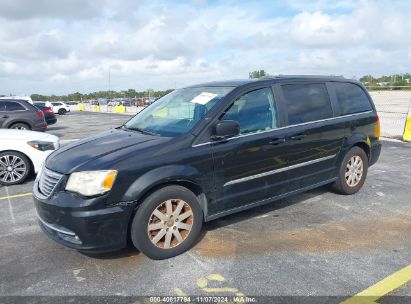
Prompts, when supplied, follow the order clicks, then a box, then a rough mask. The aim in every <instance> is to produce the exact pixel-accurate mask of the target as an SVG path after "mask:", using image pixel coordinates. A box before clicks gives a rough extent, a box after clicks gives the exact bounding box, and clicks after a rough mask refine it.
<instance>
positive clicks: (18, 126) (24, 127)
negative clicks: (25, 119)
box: [9, 122, 31, 130]
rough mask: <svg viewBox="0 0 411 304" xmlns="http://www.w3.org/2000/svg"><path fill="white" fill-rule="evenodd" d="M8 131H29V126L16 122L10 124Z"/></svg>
mask: <svg viewBox="0 0 411 304" xmlns="http://www.w3.org/2000/svg"><path fill="white" fill-rule="evenodd" d="M9 129H16V130H31V128H30V126H29V125H28V124H25V123H22V122H18V123H15V124H12V125H11V126H10V127H9Z"/></svg>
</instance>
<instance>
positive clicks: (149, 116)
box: [123, 87, 234, 137]
mask: <svg viewBox="0 0 411 304" xmlns="http://www.w3.org/2000/svg"><path fill="white" fill-rule="evenodd" d="M233 89H234V87H191V88H183V89H177V90H175V91H173V92H171V93H169V94H167V95H166V96H164V97H162V98H160V99H158V100H157V101H155V102H154V103H152V104H151V105H149V106H148V107H147V108H146V109H144V110H143V111H141V112H140V113H139V114H137V115H136V116H134V117H133V118H132V119H131V120H129V121H128V122H127V123H126V124H125V125H124V126H123V127H124V128H125V129H129V130H134V131H138V132H141V133H146V134H152V135H159V136H166V137H177V136H180V135H183V134H186V133H188V132H190V131H191V129H192V128H193V127H194V126H195V124H196V123H198V122H199V121H200V120H201V119H202V118H203V117H204V115H205V114H206V113H207V112H208V111H209V110H210V109H212V108H213V107H214V106H215V105H216V104H217V103H218V102H219V101H220V100H221V99H222V98H223V97H224V96H226V95H227V94H228V93H229V92H230V91H232V90H233Z"/></svg>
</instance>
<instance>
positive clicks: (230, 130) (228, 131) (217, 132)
mask: <svg viewBox="0 0 411 304" xmlns="http://www.w3.org/2000/svg"><path fill="white" fill-rule="evenodd" d="M239 133H240V124H239V123H238V121H235V120H221V121H219V122H218V123H217V124H216V125H215V129H214V133H213V136H212V139H213V140H221V139H226V138H229V137H232V136H236V135H238V134H239Z"/></svg>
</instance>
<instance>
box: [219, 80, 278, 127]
mask: <svg viewBox="0 0 411 304" xmlns="http://www.w3.org/2000/svg"><path fill="white" fill-rule="evenodd" d="M222 119H223V120H235V121H238V122H239V124H240V134H249V133H256V132H261V131H266V130H271V129H275V128H276V127H277V111H276V108H275V102H274V96H273V93H272V91H271V88H264V89H258V90H255V91H251V92H248V93H246V94H244V95H242V96H241V97H240V98H238V99H237V100H236V101H235V102H234V103H233V104H232V106H231V107H230V108H229V109H228V110H227V112H226V113H225V114H224V116H223V118H222Z"/></svg>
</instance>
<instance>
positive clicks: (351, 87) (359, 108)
mask: <svg viewBox="0 0 411 304" xmlns="http://www.w3.org/2000/svg"><path fill="white" fill-rule="evenodd" d="M333 86H334V90H335V94H336V97H337V101H338V103H339V105H340V110H341V115H348V114H354V113H360V112H365V111H370V110H372V107H371V104H370V100H369V99H368V97H367V95H366V94H365V92H364V90H363V89H362V88H361V87H359V86H358V85H356V84H353V83H339V82H336V83H334V84H333Z"/></svg>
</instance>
